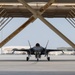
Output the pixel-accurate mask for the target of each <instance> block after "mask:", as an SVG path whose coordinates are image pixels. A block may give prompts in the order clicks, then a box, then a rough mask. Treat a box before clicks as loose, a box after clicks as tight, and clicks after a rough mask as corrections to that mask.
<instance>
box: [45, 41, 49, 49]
mask: <svg viewBox="0 0 75 75" xmlns="http://www.w3.org/2000/svg"><path fill="white" fill-rule="evenodd" d="M48 43H49V40H48V41H47V44H46V47H45V49H46V48H47V46H48Z"/></svg>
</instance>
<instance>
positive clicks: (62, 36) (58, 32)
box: [18, 0, 75, 48]
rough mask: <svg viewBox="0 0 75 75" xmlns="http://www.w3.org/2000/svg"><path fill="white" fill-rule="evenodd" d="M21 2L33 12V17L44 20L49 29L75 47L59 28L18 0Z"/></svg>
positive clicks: (23, 2)
mask: <svg viewBox="0 0 75 75" xmlns="http://www.w3.org/2000/svg"><path fill="white" fill-rule="evenodd" d="M18 1H19V2H21V3H22V4H23V5H24V6H25V7H27V9H28V10H29V11H30V12H32V13H33V14H34V16H35V17H38V18H39V19H40V20H41V21H42V22H44V23H45V24H46V25H47V26H48V27H49V28H50V29H52V30H53V31H54V32H55V33H56V34H58V35H59V36H60V37H61V38H62V39H63V40H65V41H66V42H67V43H68V44H69V45H70V46H72V47H73V48H75V44H74V43H73V42H72V41H70V40H69V39H68V38H67V37H66V36H64V35H63V34H62V33H61V32H60V31H59V30H57V29H56V28H55V27H54V26H53V25H52V24H51V23H49V22H48V21H47V20H46V19H44V18H43V17H42V16H41V15H40V14H39V13H38V12H36V11H35V10H34V9H33V8H31V7H30V6H29V5H28V4H27V3H26V2H25V1H24V0H18Z"/></svg>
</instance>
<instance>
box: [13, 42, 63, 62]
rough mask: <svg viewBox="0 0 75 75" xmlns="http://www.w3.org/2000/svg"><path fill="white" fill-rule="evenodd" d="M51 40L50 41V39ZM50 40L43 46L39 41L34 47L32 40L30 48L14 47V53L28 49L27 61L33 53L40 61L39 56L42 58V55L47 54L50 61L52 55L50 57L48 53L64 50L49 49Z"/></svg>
mask: <svg viewBox="0 0 75 75" xmlns="http://www.w3.org/2000/svg"><path fill="white" fill-rule="evenodd" d="M48 42H49V41H48ZM48 42H47V44H46V47H45V48H44V47H42V46H40V44H39V43H36V45H35V46H34V47H32V48H31V45H30V42H29V45H30V49H13V53H14V52H15V51H26V52H27V54H28V57H27V58H26V60H27V61H29V58H30V57H31V55H35V57H36V59H37V61H39V58H41V55H45V56H46V57H47V60H48V61H50V57H48V53H49V52H52V51H62V50H57V49H47V45H48ZM62 52H63V51H62Z"/></svg>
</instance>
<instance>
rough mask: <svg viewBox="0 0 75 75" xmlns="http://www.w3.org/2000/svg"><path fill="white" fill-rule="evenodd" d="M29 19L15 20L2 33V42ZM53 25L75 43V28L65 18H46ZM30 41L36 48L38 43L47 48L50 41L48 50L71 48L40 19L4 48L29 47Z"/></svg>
mask: <svg viewBox="0 0 75 75" xmlns="http://www.w3.org/2000/svg"><path fill="white" fill-rule="evenodd" d="M27 19H28V18H14V19H13V20H12V21H11V22H10V23H8V25H6V27H5V28H4V29H3V30H2V31H1V32H0V34H1V35H0V37H1V39H0V40H1V41H2V40H4V39H5V38H6V37H7V36H8V35H10V34H11V33H12V32H13V31H14V30H16V29H17V28H18V27H19V26H21V25H22V24H23V23H24V22H26V20H27ZM46 19H47V20H48V21H49V22H50V23H51V24H53V25H54V26H55V27H56V28H57V29H59V30H60V32H62V33H63V34H64V35H66V36H67V37H68V38H69V39H70V40H71V41H72V42H73V43H75V35H74V34H75V28H73V27H72V26H71V25H70V24H69V23H68V22H67V21H66V19H64V18H46ZM28 40H29V41H30V43H31V45H32V46H34V45H35V44H36V43H37V42H38V43H40V44H41V45H42V46H44V47H45V45H46V43H47V41H48V40H49V44H48V48H57V47H69V45H68V44H67V43H66V42H65V41H64V40H63V39H62V38H60V37H59V36H58V35H57V34H56V33H54V32H53V31H52V30H51V29H50V28H48V27H47V26H46V25H45V24H44V23H43V22H42V21H40V20H39V19H37V20H35V21H34V22H33V23H31V24H29V25H28V26H27V27H26V28H25V29H23V30H22V31H21V32H20V33H19V34H18V35H16V36H15V37H14V38H13V39H12V40H10V41H9V42H8V43H7V44H5V45H4V46H28Z"/></svg>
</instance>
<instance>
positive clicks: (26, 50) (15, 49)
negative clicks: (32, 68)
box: [12, 48, 30, 53]
mask: <svg viewBox="0 0 75 75" xmlns="http://www.w3.org/2000/svg"><path fill="white" fill-rule="evenodd" d="M12 51H13V53H14V52H15V51H25V52H27V53H29V51H30V49H17V48H14V49H12Z"/></svg>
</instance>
